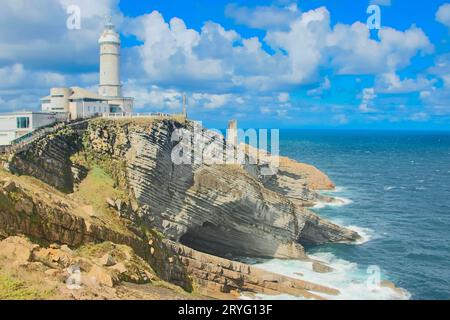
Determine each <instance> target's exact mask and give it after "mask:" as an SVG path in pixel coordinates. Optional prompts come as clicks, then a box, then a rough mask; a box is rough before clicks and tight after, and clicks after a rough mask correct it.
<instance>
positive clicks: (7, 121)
mask: <svg viewBox="0 0 450 320" xmlns="http://www.w3.org/2000/svg"><path fill="white" fill-rule="evenodd" d="M56 121H57V119H56V115H55V114H54V113H48V112H32V111H24V112H11V113H2V114H0V146H6V145H10V144H11V142H12V141H13V140H15V139H18V138H20V137H23V136H24V135H26V134H28V133H30V132H32V131H34V130H36V129H38V128H41V127H45V126H48V125H51V124H53V123H55V122H56Z"/></svg>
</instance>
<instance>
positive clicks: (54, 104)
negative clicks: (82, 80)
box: [41, 19, 134, 120]
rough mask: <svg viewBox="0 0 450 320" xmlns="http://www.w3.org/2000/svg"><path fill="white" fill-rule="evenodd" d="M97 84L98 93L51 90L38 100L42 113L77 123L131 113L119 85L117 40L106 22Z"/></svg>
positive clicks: (110, 24) (101, 43) (130, 108)
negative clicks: (110, 115)
mask: <svg viewBox="0 0 450 320" xmlns="http://www.w3.org/2000/svg"><path fill="white" fill-rule="evenodd" d="M98 43H99V45H100V82H99V86H98V93H94V92H91V91H88V90H86V89H82V88H80V87H71V88H52V89H50V95H49V96H47V97H44V98H42V99H41V109H42V111H45V112H55V113H56V114H57V116H58V118H59V119H61V120H66V119H68V120H76V119H79V118H88V117H93V116H100V115H103V114H107V113H124V114H129V113H132V112H133V102H134V100H133V98H126V97H122V84H121V82H120V36H119V34H118V33H117V32H116V31H115V30H114V25H113V24H112V22H111V19H109V20H108V21H107V22H106V24H105V29H104V31H103V32H102V34H101V35H100V38H99V40H98Z"/></svg>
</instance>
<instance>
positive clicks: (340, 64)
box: [327, 22, 434, 74]
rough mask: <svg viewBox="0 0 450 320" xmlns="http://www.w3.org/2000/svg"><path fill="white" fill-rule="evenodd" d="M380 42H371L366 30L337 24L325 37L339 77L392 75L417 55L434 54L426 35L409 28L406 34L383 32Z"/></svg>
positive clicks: (389, 29)
mask: <svg viewBox="0 0 450 320" xmlns="http://www.w3.org/2000/svg"><path fill="white" fill-rule="evenodd" d="M378 37H379V41H377V40H374V39H371V38H370V31H369V29H368V28H367V26H366V25H365V24H363V23H360V22H355V23H354V24H352V25H344V24H337V25H336V26H335V28H334V30H333V32H331V33H330V34H329V35H328V38H327V39H328V48H329V53H330V59H331V64H332V65H333V66H334V67H335V69H336V70H337V72H338V73H340V74H378V73H382V72H393V71H396V70H398V69H401V68H403V67H406V66H408V65H409V64H410V63H411V59H412V58H413V57H414V56H416V55H417V54H418V53H423V54H428V53H432V52H433V50H434V47H433V45H432V44H431V43H430V41H429V39H428V37H427V36H426V35H425V33H424V32H423V31H422V30H421V29H419V28H417V27H411V28H409V29H407V30H405V31H399V30H395V29H393V28H383V29H381V30H379V32H378Z"/></svg>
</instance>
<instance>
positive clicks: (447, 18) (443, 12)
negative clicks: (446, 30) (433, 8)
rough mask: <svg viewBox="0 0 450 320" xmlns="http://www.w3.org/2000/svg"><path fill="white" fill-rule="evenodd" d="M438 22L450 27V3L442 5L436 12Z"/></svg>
mask: <svg viewBox="0 0 450 320" xmlns="http://www.w3.org/2000/svg"><path fill="white" fill-rule="evenodd" d="M436 21H438V22H440V23H442V24H443V25H444V26H447V27H450V3H445V4H443V5H441V6H440V7H439V9H438V11H437V12H436Z"/></svg>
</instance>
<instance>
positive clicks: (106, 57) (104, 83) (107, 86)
mask: <svg viewBox="0 0 450 320" xmlns="http://www.w3.org/2000/svg"><path fill="white" fill-rule="evenodd" d="M111 19H112V18H111V17H109V18H108V19H107V21H106V23H105V30H104V31H103V32H102V34H101V35H100V39H99V40H98V43H99V44H100V84H99V88H98V90H99V94H100V95H101V96H103V97H108V98H115V97H121V96H122V85H121V83H120V36H119V34H118V33H117V32H116V31H115V30H114V25H113V23H112V21H111Z"/></svg>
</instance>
